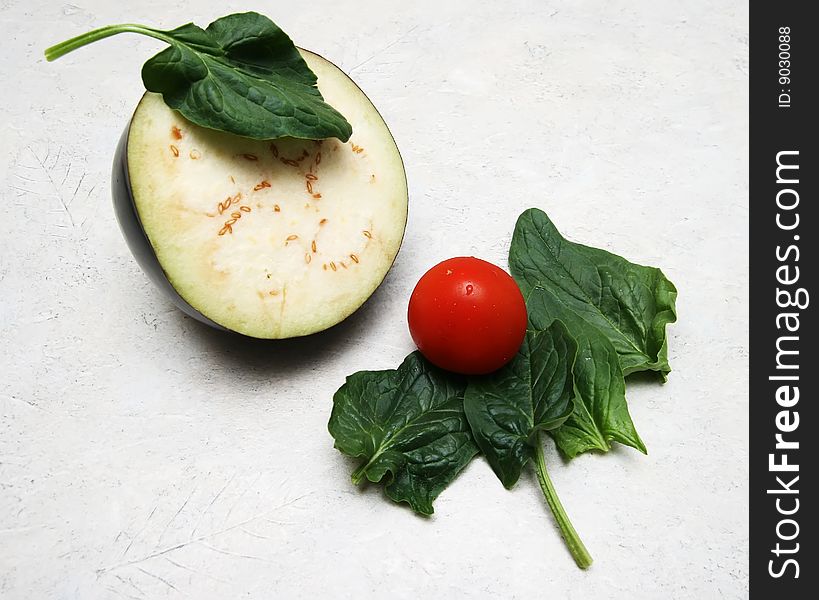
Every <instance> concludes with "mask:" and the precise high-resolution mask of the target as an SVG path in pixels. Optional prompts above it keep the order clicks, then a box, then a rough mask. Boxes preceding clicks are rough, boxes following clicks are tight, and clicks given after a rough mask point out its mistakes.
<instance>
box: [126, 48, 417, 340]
mask: <svg viewBox="0 0 819 600" xmlns="http://www.w3.org/2000/svg"><path fill="white" fill-rule="evenodd" d="M301 53H302V55H303V56H304V59H305V60H306V61H307V64H308V65H309V66H310V68H311V69H312V70H313V72H314V73H316V75H317V76H318V86H319V89H320V90H321V93H322V95H323V96H324V98H325V99H326V101H327V102H328V103H329V104H331V105H332V106H333V107H335V108H336V109H338V110H339V111H340V112H341V113H342V114H343V115H344V116H345V117H346V118H347V120H348V121H349V122H350V123H351V124H352V126H353V136H352V138H350V140H349V142H347V143H342V142H340V141H339V140H337V139H328V140H323V141H314V140H299V139H293V138H285V139H280V140H275V141H268V142H265V141H258V140H251V139H247V138H241V137H237V136H234V135H230V134H227V133H224V132H219V131H214V130H210V129H205V128H202V127H199V126H196V125H193V124H192V123H190V122H188V121H187V120H185V119H184V118H183V117H182V116H181V115H180V114H179V113H178V112H176V111H173V110H171V109H170V108H168V107H167V106H166V105H165V103H164V102H163V101H162V98H161V96H159V95H157V94H153V93H146V94H145V96H143V98H142V100H141V102H140V103H139V106H138V107H137V109H136V112H135V113H134V116H133V118H132V119H131V122H130V124H129V126H128V128H127V129H126V131H125V133H124V134H123V137H122V140H121V141H120V144H119V147H118V149H117V152H116V157H115V160H114V170H113V183H112V187H113V197H114V205H115V209H116V214H117V219H118V221H119V223H120V226H121V228H122V231H123V234H124V235H125V238H126V240H127V242H128V245H129V246H130V248H131V250H132V252H133V254H134V256H135V257H136V259H137V262H138V263H139V264H140V266H141V267H142V268H143V270H145V272H146V273H147V274H148V276H149V277H150V278H151V280H152V281H153V282H154V283H155V284H157V285H158V286H159V288H160V289H162V290H163V291H164V292H165V293H167V294H168V295H169V297H170V298H171V299H172V300H173V302H174V303H175V304H176V305H177V306H178V307H179V308H181V309H182V310H183V311H184V312H185V313H187V314H188V315H190V316H192V317H194V318H196V319H198V320H199V321H202V322H203V323H207V324H208V325H211V326H214V327H217V328H222V329H228V330H232V331H236V332H238V333H241V334H244V335H247V336H251V337H257V338H289V337H295V336H302V335H307V334H311V333H315V332H317V331H321V330H323V329H326V328H328V327H331V326H332V325H335V324H336V323H338V322H340V321H342V320H343V319H345V318H346V317H348V316H349V315H350V314H352V313H353V312H354V311H355V310H356V309H358V308H359V307H360V306H361V305H362V304H363V303H364V301H365V300H367V298H369V297H370V295H371V294H372V293H373V292H374V291H375V289H376V288H377V287H378V285H379V284H380V283H381V281H382V280H383V279H384V277H385V275H386V274H387V271H388V270H389V269H390V267H391V266H392V263H393V261H394V259H395V256H396V254H397V253H398V248H399V246H400V244H401V240H402V238H403V235H404V229H405V227H406V222H407V201H408V197H407V181H406V175H405V173H404V166H403V163H402V161H401V156H400V155H399V153H398V148H397V147H396V145H395V141H394V140H393V138H392V135H391V134H390V132H389V129H388V128H387V126H386V124H385V123H384V120H383V119H382V118H381V116H380V115H379V114H378V111H377V110H376V109H375V107H374V106H373V105H372V103H371V102H370V101H369V99H368V98H367V97H366V96H365V95H364V93H363V92H362V91H361V90H360V89H359V88H358V86H356V84H355V83H354V82H353V81H352V80H351V79H350V78H349V77H347V75H345V74H344V73H343V72H342V71H341V70H340V69H339V68H338V67H336V66H335V65H333V64H332V63H330V62H328V61H327V60H325V59H324V58H322V57H320V56H318V55H316V54H313V53H311V52H307V51H304V50H302V51H301Z"/></svg>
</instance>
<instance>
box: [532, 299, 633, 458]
mask: <svg viewBox="0 0 819 600" xmlns="http://www.w3.org/2000/svg"><path fill="white" fill-rule="evenodd" d="M556 304H557V301H556V300H555V298H554V295H553V294H552V293H551V292H549V291H548V290H545V289H543V288H535V289H533V290H532V292H531V293H530V294H529V300H528V302H527V309H528V311H529V321H530V323H531V325H532V326H534V327H536V328H543V327H546V326H548V325H549V324H550V323H552V321H554V320H555V319H556V318H558V315H559V318H561V319H564V320H565V324H566V328H567V329H568V331H570V332H571V335H572V337H574V339H575V340H576V342H577V360H575V362H574V370H573V374H574V383H575V386H576V388H577V392H578V393H577V396H576V398H575V406H574V412H573V413H572V415H571V416H570V417H569V418H568V419H567V420H566V422H565V423H563V425H562V426H561V427H559V428H557V429H553V430H551V431H549V434H550V435H551V436H552V437H553V438H554V440H555V443H556V444H557V447H558V449H559V450H560V451H561V452H562V453H563V454H564V455H565V456H566V457H568V458H574V457H575V456H577V455H578V454H581V453H583V452H587V451H589V450H597V451H600V452H608V451H609V449H610V448H611V444H610V443H611V442H612V441H617V442H620V443H621V444H625V445H627V446H631V447H632V448H636V449H637V450H639V451H640V452H642V453H644V454H645V452H646V448H645V445H644V444H643V441H642V440H641V439H640V436H639V435H638V434H637V430H636V429H635V428H634V423H633V422H632V420H631V415H630V414H629V412H628V405H627V404H626V383H625V381H624V379H623V371H622V369H621V368H620V362H619V360H618V356H617V351H616V350H615V349H614V346H613V345H612V343H611V342H610V341H609V339H608V338H607V337H606V336H605V335H603V334H602V333H601V332H600V331H599V330H598V329H597V328H595V327H593V326H592V325H590V324H589V323H588V322H587V321H585V320H584V319H582V318H581V317H579V316H577V315H575V314H572V313H569V312H566V311H561V310H560V308H559V307H558V309H557V310H556V309H555V306H556ZM558 306H559V305H558Z"/></svg>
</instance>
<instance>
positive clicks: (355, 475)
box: [351, 462, 370, 485]
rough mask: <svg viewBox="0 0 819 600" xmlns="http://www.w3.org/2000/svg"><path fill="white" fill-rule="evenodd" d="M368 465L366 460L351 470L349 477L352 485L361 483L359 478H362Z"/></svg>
mask: <svg viewBox="0 0 819 600" xmlns="http://www.w3.org/2000/svg"><path fill="white" fill-rule="evenodd" d="M369 466H370V463H368V462H366V463H364V464H363V465H361V466H360V467H358V468H357V469H356V470H355V471H353V475H352V477H351V479H352V480H353V485H358V484H359V483H361V480H362V479H364V471H366V470H367V467H369Z"/></svg>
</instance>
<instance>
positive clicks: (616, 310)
mask: <svg viewBox="0 0 819 600" xmlns="http://www.w3.org/2000/svg"><path fill="white" fill-rule="evenodd" d="M509 268H510V270H511V271H512V275H513V276H514V277H515V280H516V281H517V282H518V285H520V287H521V290H522V291H523V294H524V296H528V295H529V293H530V292H531V291H532V289H534V288H535V287H542V288H544V289H546V290H547V291H549V292H551V296H552V298H551V302H550V310H551V314H552V316H553V317H555V318H558V319H563V318H564V316H565V315H577V316H579V317H580V318H582V319H583V320H584V321H586V322H587V323H588V324H589V325H591V326H593V327H595V328H597V329H598V330H600V332H602V333H603V334H604V335H605V336H606V337H607V338H608V339H609V340H610V341H611V343H612V344H613V345H614V348H615V349H616V351H617V353H618V355H619V357H620V365H621V366H622V369H623V373H624V374H625V375H628V374H629V373H633V372H635V371H644V370H652V371H659V372H660V374H661V375H662V376H663V378H665V376H666V375H667V373H668V372H669V371H670V370H671V367H670V366H669V364H668V358H667V353H668V341H667V339H666V332H665V328H666V325H667V324H668V323H673V322H674V321H675V320H676V318H677V317H676V311H675V306H674V304H675V299H676V297H677V290H676V288H675V287H674V284H672V283H671V282H670V281H669V280H668V279H667V278H666V277H665V275H663V273H662V271H660V270H659V269H657V268H654V267H644V266H641V265H636V264H634V263H631V262H629V261H627V260H626V259H624V258H622V257H620V256H617V255H615V254H611V253H610V252H606V251H605V250H600V249H598V248H591V247H589V246H583V245H581V244H576V243H573V242H570V241H568V240H567V239H565V238H564V237H563V236H562V235H561V234H560V232H559V231H558V230H557V228H556V227H555V226H554V224H553V223H552V221H551V220H550V219H549V217H548V216H546V213H544V212H543V211H542V210H538V209H535V208H531V209H529V210H527V211H525V212H524V213H523V214H522V215H521V216H520V217H519V218H518V222H517V225H516V226H515V233H514V235H513V236H512V244H511V246H510V249H509ZM567 318H569V317H567ZM567 324H568V323H567Z"/></svg>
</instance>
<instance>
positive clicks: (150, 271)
mask: <svg viewBox="0 0 819 600" xmlns="http://www.w3.org/2000/svg"><path fill="white" fill-rule="evenodd" d="M130 131H131V123H130V122H129V123H128V126H127V127H126V128H125V131H124V132H123V133H122V137H121V138H120V140H119V144H117V150H116V152H115V153H114V165H113V168H112V171H111V196H112V197H113V200H114V213H115V214H116V217H117V222H119V228H120V229H121V230H122V235H123V236H124V237H125V241H126V243H127V244H128V247H129V248H130V249H131V253H132V254H133V255H134V258H135V259H136V261H137V264H139V266H140V267H141V268H142V270H143V271H145V274H146V275H147V276H148V279H150V280H151V281H152V282H153V284H154V285H155V286H156V287H158V288H159V289H160V290H162V292H163V293H164V294H165V296H167V297H168V299H170V301H171V302H173V303H174V305H175V306H176V307H177V308H179V309H180V310H181V311H182V312H184V313H185V314H186V315H188V316H189V317H192V318H194V319H196V320H197V321H199V322H200V323H204V324H205V325H210V326H211V327H213V328H215V329H219V330H221V331H228V330H227V329H226V328H224V327H222V326H221V325H219V324H218V323H216V322H214V321H211V320H210V319H208V318H207V317H206V316H205V315H203V314H202V313H200V312H199V311H198V310H196V309H195V308H194V307H193V306H191V305H190V304H188V303H187V302H186V301H185V299H184V298H182V296H180V295H179V292H177V291H176V290H175V289H174V287H173V285H171V282H170V281H169V280H168V276H167V275H166V274H165V271H164V269H163V268H162V265H160V264H159V259H157V257H156V253H155V252H154V248H153V246H152V245H151V242H150V240H148V236H147V234H146V233H145V229H144V228H143V227H142V221H140V219H139V213H138V212H137V208H136V204H135V202H134V193H133V190H132V189H131V178H130V175H129V172H128V135H129V132H130Z"/></svg>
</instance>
